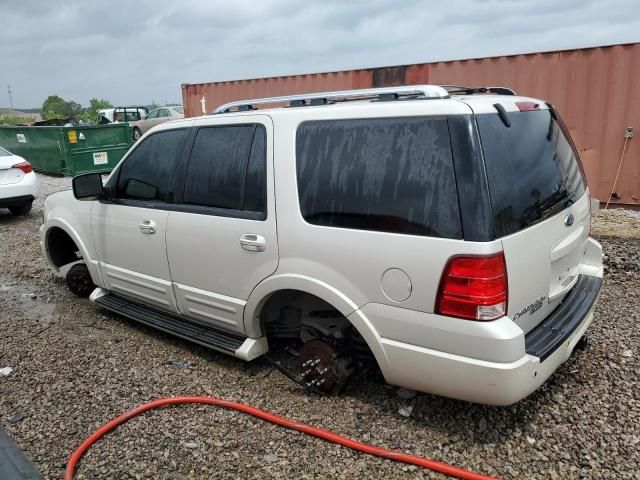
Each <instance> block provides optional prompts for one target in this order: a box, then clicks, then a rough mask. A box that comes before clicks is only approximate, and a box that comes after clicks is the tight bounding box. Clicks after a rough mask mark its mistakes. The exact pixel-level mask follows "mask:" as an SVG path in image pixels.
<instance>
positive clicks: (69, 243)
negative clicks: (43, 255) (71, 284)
mask: <svg viewBox="0 0 640 480" xmlns="http://www.w3.org/2000/svg"><path fill="white" fill-rule="evenodd" d="M46 245H47V251H48V252H49V257H50V258H51V262H52V263H53V264H54V265H55V266H56V267H57V268H60V267H62V266H64V265H67V264H69V263H72V262H75V261H77V260H79V259H80V258H82V256H81V255H80V249H79V248H78V246H77V245H76V243H75V242H74V241H73V239H72V238H71V236H70V235H69V234H68V233H67V232H65V231H64V230H63V229H61V228H59V227H53V228H52V229H51V230H49V232H47V240H46Z"/></svg>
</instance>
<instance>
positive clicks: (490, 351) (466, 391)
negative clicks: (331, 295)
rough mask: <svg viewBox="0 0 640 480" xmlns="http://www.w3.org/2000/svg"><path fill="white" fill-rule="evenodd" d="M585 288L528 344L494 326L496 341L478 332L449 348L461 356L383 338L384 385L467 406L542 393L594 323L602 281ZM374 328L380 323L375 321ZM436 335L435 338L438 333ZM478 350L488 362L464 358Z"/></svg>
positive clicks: (589, 282) (501, 402) (527, 339)
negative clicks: (469, 350)
mask: <svg viewBox="0 0 640 480" xmlns="http://www.w3.org/2000/svg"><path fill="white" fill-rule="evenodd" d="M581 283H582V287H583V288H579V289H576V290H575V292H574V294H573V298H569V296H567V299H565V301H563V304H562V305H561V306H560V307H559V308H558V309H556V311H555V312H554V313H553V314H552V315H550V316H549V318H548V319H547V320H546V321H545V322H543V323H542V324H541V325H540V326H539V327H538V328H536V329H534V330H532V331H531V332H529V334H527V335H526V337H525V338H524V339H523V335H521V336H520V337H513V336H512V335H511V332H509V330H508V329H506V328H504V327H501V326H499V325H498V324H496V325H495V326H496V327H497V329H501V330H502V331H501V332H500V333H499V334H498V335H495V336H494V337H493V338H487V337H486V335H487V332H486V331H479V332H478V333H477V336H476V337H474V338H465V335H463V334H461V335H460V339H459V343H458V344H457V345H455V344H453V345H452V344H451V343H449V345H450V347H451V348H452V349H455V348H456V347H458V348H459V350H458V354H454V353H448V352H445V351H442V350H436V349H431V348H426V347H422V346H417V345H413V344H411V343H407V341H406V340H403V341H398V340H393V339H389V338H384V336H383V337H382V338H379V347H380V350H381V352H380V353H381V355H377V358H378V363H379V365H380V369H381V370H382V373H383V375H384V377H385V380H386V381H387V382H388V383H390V384H392V385H397V386H401V387H405V388H410V389H412V390H418V391H421V392H427V393H433V394H436V395H442V396H445V397H450V398H457V399H459V400H465V401H468V402H474V403H483V404H489V405H510V404H513V403H515V402H517V401H519V400H521V399H523V398H525V397H526V396H528V395H529V394H531V393H532V392H533V391H535V390H536V389H537V388H539V387H540V386H541V385H542V384H543V383H544V382H545V381H546V380H547V379H548V378H549V377H550V376H551V375H552V374H553V372H555V371H556V369H557V368H558V367H559V366H560V365H561V364H562V363H564V362H565V361H566V360H567V359H568V358H569V357H570V356H571V353H572V352H573V350H574V348H575V347H576V344H577V343H578V342H579V340H580V338H581V337H582V336H583V335H584V334H585V332H586V330H587V328H589V325H590V324H591V322H592V321H593V311H594V309H595V306H596V303H597V297H598V294H599V290H600V286H601V284H602V279H601V278H598V277H587V278H586V279H584V280H583V281H582V282H581ZM576 285H579V284H576ZM585 292H586V293H585ZM504 320H508V319H506V318H505V319H504ZM388 322H389V320H388V317H387V323H388ZM373 323H374V324H375V323H377V322H376V319H374V320H373ZM509 323H511V324H512V325H515V324H513V322H510V321H509ZM423 325H424V323H423ZM482 326H484V327H486V326H488V323H483V324H480V325H478V324H474V327H476V328H479V327H482ZM396 328H397V324H396ZM423 328H424V327H423ZM536 331H537V332H536ZM432 333H434V335H433V337H434V338H435V337H437V336H436V335H435V333H437V332H435V331H433V332H432ZM467 337H469V336H468V335H467ZM499 337H502V338H499ZM449 339H451V337H449ZM436 340H437V338H436ZM523 340H524V341H523ZM523 343H524V345H523ZM474 345H475V346H476V347H479V348H477V349H476V354H478V353H479V352H482V353H483V354H484V355H485V359H478V358H477V356H479V354H478V355H477V356H476V357H472V356H468V355H469V353H466V352H465V353H463V354H460V352H461V349H462V348H464V347H466V348H467V349H471V348H473V347H474ZM490 345H493V348H491V347H490ZM517 345H520V347H519V348H520V352H521V353H520V354H519V355H516V356H515V357H511V358H512V360H511V361H506V362H504V361H503V362H500V361H496V359H495V357H496V356H503V355H504V357H503V358H506V357H507V356H508V355H510V354H512V353H513V351H514V348H515V347H516V346H517ZM525 349H526V351H525ZM523 353H524V355H523ZM534 353H535V355H534ZM538 355H539V356H538ZM490 357H494V358H490ZM380 360H382V361H380Z"/></svg>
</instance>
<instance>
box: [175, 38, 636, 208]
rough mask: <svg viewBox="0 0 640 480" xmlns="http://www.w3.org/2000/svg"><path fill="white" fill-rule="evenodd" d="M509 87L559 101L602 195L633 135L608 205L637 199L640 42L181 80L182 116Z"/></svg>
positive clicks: (592, 184)
mask: <svg viewBox="0 0 640 480" xmlns="http://www.w3.org/2000/svg"><path fill="white" fill-rule="evenodd" d="M420 83H433V84H459V85H472V86H496V85H500V86H508V87H511V88H513V89H514V90H516V92H518V94H521V95H529V96H532V97H539V98H542V99H545V100H548V101H550V102H552V103H553V104H555V105H556V107H557V108H558V110H559V111H560V113H561V114H562V116H563V117H564V119H565V121H566V123H567V125H568V126H569V129H570V130H571V134H572V136H573V139H574V141H575V142H576V144H577V146H578V148H579V150H580V154H581V157H582V162H583V164H584V168H585V171H586V174H587V178H588V181H589V185H590V188H591V192H592V195H593V196H595V197H596V198H599V199H601V200H604V201H606V200H607V199H608V197H609V193H610V192H611V188H612V186H613V182H614V179H615V176H616V172H617V171H618V166H619V162H620V157H621V154H622V150H623V146H624V142H625V138H624V132H625V128H626V127H633V128H634V129H635V130H636V136H634V138H632V139H630V140H629V141H628V144H627V149H626V152H625V156H624V162H623V165H622V169H621V171H620V175H619V179H618V183H617V186H616V188H615V192H616V194H617V198H615V197H614V198H613V200H612V203H624V204H629V205H640V132H639V131H638V129H640V94H639V93H638V91H637V89H638V88H639V86H640V43H634V44H628V45H616V46H610V47H597V48H586V49H579V50H567V51H560V52H547V53H534V54H525V55H511V56H504V57H492V58H482V59H472V60H460V61H449V62H436V63H431V64H416V65H404V66H394V67H384V68H374V69H365V70H351V71H343V72H331V73H317V74H308V75H294V76H288V77H274V78H264V79H256V80H239V81H232V82H217V83H202V84H186V85H183V86H182V96H183V101H184V106H185V111H186V114H187V116H193V115H200V114H201V112H202V110H201V104H200V99H201V98H202V97H203V96H204V98H205V99H206V106H207V111H211V110H213V109H214V108H215V107H216V106H218V105H221V104H223V103H226V102H228V101H231V100H238V99H243V98H257V97H266V96H276V95H286V94H293V93H307V92H313V91H330V90H342V89H351V88H368V87H372V86H388V85H403V84H420Z"/></svg>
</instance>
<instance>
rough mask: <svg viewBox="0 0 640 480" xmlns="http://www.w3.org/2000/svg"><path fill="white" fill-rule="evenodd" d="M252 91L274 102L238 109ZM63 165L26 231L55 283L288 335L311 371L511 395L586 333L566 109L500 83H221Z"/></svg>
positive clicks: (581, 203) (589, 257)
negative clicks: (78, 171) (35, 237)
mask: <svg viewBox="0 0 640 480" xmlns="http://www.w3.org/2000/svg"><path fill="white" fill-rule="evenodd" d="M269 103H271V104H274V105H275V106H277V105H282V104H285V105H286V106H285V107H276V108H266V109H259V110H255V107H256V106H264V105H266V104H269ZM73 186H74V188H73V192H72V191H66V192H60V193H56V194H54V195H51V196H50V197H49V198H48V199H47V201H46V204H45V223H44V225H43V227H42V230H41V245H42V250H43V254H44V255H45V257H46V258H47V260H48V261H49V263H50V264H51V266H52V267H53V268H54V269H56V270H60V269H61V268H65V267H66V268H68V273H67V274H66V275H67V283H68V285H69V287H70V289H71V290H72V291H73V292H75V293H77V294H79V295H84V296H89V295H90V299H91V301H93V302H95V303H96V304H97V305H99V306H100V307H102V308H105V309H108V310H112V311H114V312H117V313H119V314H121V315H124V316H127V317H129V318H132V319H134V320H137V321H139V322H143V323H146V324H148V325H151V326H153V327H155V328H158V329H161V330H164V331H166V332H169V333H172V334H175V335H178V336H181V337H183V338H186V339H189V340H192V341H193V342H197V343H199V344H202V345H205V346H207V347H210V348H213V349H216V350H219V351H222V352H225V353H228V354H230V355H233V356H235V357H237V358H240V359H243V360H252V359H255V358H257V357H259V356H261V355H265V354H267V353H268V352H271V351H278V353H279V356H280V357H282V356H284V355H288V354H291V355H290V356H287V357H286V359H287V360H283V363H282V367H283V368H286V369H287V370H288V372H287V373H288V374H289V375H290V376H291V377H292V378H294V379H296V381H298V382H299V383H300V384H302V385H304V386H306V387H308V388H312V389H316V390H322V391H324V392H333V393H335V392H337V391H338V390H339V389H340V388H341V387H342V386H343V385H344V384H345V383H346V382H348V381H349V379H350V378H351V376H352V375H354V374H355V373H357V372H358V371H359V370H361V369H363V368H367V365H373V367H374V368H376V367H377V368H379V370H380V371H381V372H382V374H383V375H384V378H385V380H386V381H387V382H388V383H390V384H392V385H398V386H402V387H405V388H409V389H413V390H419V391H423V392H429V393H434V394H438V395H443V396H447V397H453V398H458V399H462V400H467V401H471V402H479V403H485V404H497V405H506V404H511V403H514V402H517V401H518V400H520V399H522V398H524V397H526V396H527V395H529V394H530V393H531V392H533V391H534V390H536V389H537V388H538V387H540V386H541V385H542V384H543V383H544V382H545V380H547V379H548V378H549V376H551V375H552V374H553V372H554V371H555V370H556V369H557V368H558V367H559V366H560V365H561V364H562V363H563V362H565V361H567V360H568V359H569V357H570V356H571V354H572V352H573V350H574V349H575V348H576V347H579V348H580V347H583V346H586V338H587V337H586V335H585V332H586V330H587V328H588V327H589V325H590V324H591V322H592V320H593V318H594V309H595V305H596V302H597V299H598V295H599V291H600V287H601V285H602V274H603V267H602V249H601V246H600V244H599V243H598V242H597V241H595V240H594V239H593V238H591V237H590V236H589V232H590V206H591V202H590V198H589V189H588V188H587V185H586V181H585V177H584V174H583V172H582V167H581V165H580V160H579V157H578V152H577V150H576V148H575V147H574V146H573V143H572V142H571V139H570V137H569V135H568V133H567V129H566V128H565V127H564V125H563V123H562V121H561V119H560V117H559V116H558V114H557V112H556V111H555V109H554V108H553V107H552V106H551V105H549V104H547V103H545V102H544V101H542V100H538V99H534V98H528V97H523V96H517V95H515V94H514V93H513V92H512V91H511V90H509V89H506V88H493V87H492V88H464V87H446V88H443V87H440V86H434V85H421V86H420V85H419V86H407V87H389V88H381V89H367V90H355V91H346V92H328V93H317V94H305V95H295V96H291V97H278V98H269V99H254V100H245V101H240V102H233V103H231V104H227V105H224V106H222V107H220V108H219V109H218V110H217V113H216V114H214V115H206V116H202V117H199V118H188V119H183V120H177V121H172V122H168V123H164V124H162V125H159V126H157V127H155V128H153V129H152V130H150V132H149V133H148V134H147V135H145V136H144V137H143V138H142V139H141V140H140V141H139V142H138V144H137V145H135V146H134V147H133V148H132V149H131V150H130V151H129V152H128V154H127V155H126V156H125V157H124V158H123V159H122V160H121V161H120V163H119V164H118V166H117V167H116V168H115V170H114V171H113V172H112V173H111V175H110V176H109V178H108V179H107V181H106V184H105V185H104V186H103V183H102V180H101V177H100V175H98V174H87V175H83V176H79V177H76V178H74V181H73ZM71 264H73V266H71V267H70V268H69V267H68V266H69V265H71ZM248 380H249V379H248Z"/></svg>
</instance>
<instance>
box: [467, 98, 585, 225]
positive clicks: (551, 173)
mask: <svg viewBox="0 0 640 480" xmlns="http://www.w3.org/2000/svg"><path fill="white" fill-rule="evenodd" d="M508 115H509V120H510V121H511V127H509V128H508V127H506V126H505V124H504V123H503V122H502V121H501V120H500V118H499V117H498V115H497V114H495V115H494V114H486V115H478V117H477V119H478V127H479V130H480V137H481V139H482V148H483V150H484V155H485V164H486V168H487V177H488V181H489V193H490V196H491V204H492V208H493V215H494V229H495V234H496V236H497V237H500V236H504V235H508V234H510V233H514V232H517V231H518V230H521V229H523V228H526V227H528V226H530V225H533V224H535V223H537V222H539V221H541V220H544V219H545V218H548V217H549V216H551V215H554V214H555V213H558V212H559V211H561V210H563V209H564V208H566V207H567V206H568V205H570V204H571V203H573V202H575V201H576V200H577V199H578V198H580V197H581V196H582V194H583V193H584V191H585V181H584V177H583V173H582V169H581V166H580V163H579V160H578V157H577V155H576V153H575V151H574V150H573V146H572V144H571V143H570V141H569V140H568V138H567V136H566V135H565V133H564V132H563V131H562V128H561V127H560V125H559V124H558V122H556V120H554V118H553V117H552V116H551V113H550V112H549V110H540V111H535V112H515V113H509V114H508Z"/></svg>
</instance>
